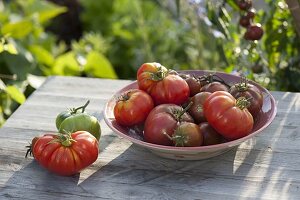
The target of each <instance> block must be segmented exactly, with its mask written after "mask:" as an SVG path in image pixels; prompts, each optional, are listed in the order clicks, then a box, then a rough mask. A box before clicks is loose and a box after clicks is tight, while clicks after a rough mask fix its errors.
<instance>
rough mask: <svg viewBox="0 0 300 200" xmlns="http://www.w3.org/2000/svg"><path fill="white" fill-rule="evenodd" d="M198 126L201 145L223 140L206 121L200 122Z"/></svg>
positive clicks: (218, 142)
mask: <svg viewBox="0 0 300 200" xmlns="http://www.w3.org/2000/svg"><path fill="white" fill-rule="evenodd" d="M199 127H200V130H201V133H202V135H203V144H202V145H203V146H207V145H214V144H220V143H223V142H225V139H224V138H223V137H222V136H221V135H220V134H219V133H218V132H217V131H216V130H215V129H214V128H213V127H211V126H210V125H209V123H208V122H202V123H200V124H199Z"/></svg>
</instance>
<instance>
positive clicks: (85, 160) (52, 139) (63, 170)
mask: <svg viewBox="0 0 300 200" xmlns="http://www.w3.org/2000/svg"><path fill="white" fill-rule="evenodd" d="M71 137H72V139H74V140H75V141H76V142H72V144H71V145H70V146H64V145H62V143H60V142H58V141H57V139H58V135H56V134H46V135H44V136H42V137H40V138H39V139H38V140H37V141H36V142H35V144H34V146H33V155H34V158H35V159H36V160H37V162H38V163H39V164H40V165H42V166H43V167H45V168H46V169H48V170H49V171H51V172H53V173H55V174H58V175H61V176H71V175H74V174H76V173H78V172H80V171H81V170H82V169H84V168H86V167H88V166H89V165H91V164H92V163H93V162H95V161H96V160H97V158H98V151H99V148H98V141H97V139H96V138H95V137H94V136H93V135H91V134H90V133H88V132H86V131H77V132H75V133H72V134H71Z"/></svg>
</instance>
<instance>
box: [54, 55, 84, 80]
mask: <svg viewBox="0 0 300 200" xmlns="http://www.w3.org/2000/svg"><path fill="white" fill-rule="evenodd" d="M51 69H52V73H53V74H56V75H62V76H63V75H65V76H79V75H80V74H81V72H82V69H81V67H80V66H79V64H78V62H77V60H76V58H75V54H74V52H68V53H65V54H62V55H60V56H58V57H57V58H56V59H55V62H54V64H53V66H52V68H51Z"/></svg>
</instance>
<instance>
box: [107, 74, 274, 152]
mask: <svg viewBox="0 0 300 200" xmlns="http://www.w3.org/2000/svg"><path fill="white" fill-rule="evenodd" d="M180 73H185V74H193V75H196V76H201V75H204V74H209V73H216V74H217V75H218V76H219V77H221V78H222V79H224V80H225V81H226V82H227V83H229V85H231V84H234V83H237V82H239V81H240V79H241V78H240V77H239V76H236V75H232V74H226V73H222V72H211V71H200V70H188V71H180ZM249 83H251V84H253V85H255V86H257V87H258V88H259V89H260V90H261V91H262V93H263V96H264V101H263V107H262V110H261V112H260V113H259V114H258V116H257V118H256V119H255V123H254V127H253V130H252V132H251V133H250V134H249V135H247V136H245V137H243V138H240V139H237V140H233V141H229V142H225V143H221V144H216V145H210V146H200V147H174V146H163V145H156V144H151V143H148V142H145V141H144V140H143V137H142V131H140V130H137V129H132V128H128V127H123V126H120V125H119V124H118V123H116V121H115V118H114V113H113V109H114V106H115V103H116V97H118V96H119V95H120V94H121V93H122V92H124V91H127V90H130V89H134V88H138V85H137V82H136V81H134V82H132V83H131V84H129V85H127V86H125V87H124V88H122V89H121V90H119V91H118V92H116V93H115V95H114V96H113V97H112V98H111V99H110V100H109V101H108V102H107V103H106V105H105V108H104V120H105V122H106V124H107V125H108V126H109V127H110V128H111V129H112V130H113V131H114V132H115V133H117V134H118V135H119V136H121V137H123V138H126V139H128V140H130V141H131V142H132V143H134V144H138V145H140V146H144V147H146V148H150V149H159V150H170V151H174V152H184V151H197V152H201V151H212V150H220V149H225V148H230V147H233V146H237V145H239V144H241V143H242V142H244V141H246V140H248V139H250V138H252V137H254V136H255V135H257V134H258V133H260V132H262V130H264V129H265V128H266V127H267V126H268V125H269V124H270V123H271V122H272V121H273V119H274V117H275V115H276V105H275V100H274V97H273V96H272V95H271V94H270V92H269V91H268V90H267V89H265V88H264V87H262V86H260V85H259V84H257V83H255V82H253V81H249Z"/></svg>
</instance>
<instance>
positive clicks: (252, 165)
mask: <svg viewBox="0 0 300 200" xmlns="http://www.w3.org/2000/svg"><path fill="white" fill-rule="evenodd" d="M129 82H130V81H124V80H105V79H92V78H78V77H50V78H48V79H47V80H46V82H45V83H44V84H43V85H42V86H41V87H40V88H39V89H38V90H37V91H35V92H34V93H33V94H32V95H31V96H30V97H29V98H28V100H27V101H26V102H25V103H24V104H23V105H22V106H20V107H19V108H18V110H17V111H16V112H15V113H14V114H13V115H12V116H11V117H10V118H9V119H8V120H7V122H6V123H5V125H4V126H3V127H2V128H1V129H0V199H51V200H52V199H72V200H74V199H154V200H157V199H172V200H173V199H180V200H185V199H246V198H247V199H300V188H299V187H300V93H289V92H272V95H273V96H274V97H275V99H276V102H277V105H278V113H277V116H276V118H275V119H274V121H273V123H272V124H271V125H270V126H269V127H268V128H267V129H266V130H265V131H264V132H263V133H262V134H259V135H258V136H257V137H256V138H255V139H253V140H250V141H247V142H244V143H243V144H241V145H240V146H239V147H238V148H235V149H233V150H231V151H229V152H227V153H225V154H223V155H220V156H217V157H214V158H210V159H206V160H202V161H175V160H168V159H164V158H160V157H158V156H156V155H154V154H152V153H150V152H148V151H147V150H144V149H142V148H140V147H136V146H134V145H132V144H131V143H130V142H129V141H127V140H125V139H122V138H119V137H118V136H116V135H115V134H114V133H113V132H112V131H111V130H110V129H109V128H108V126H106V124H105V122H104V120H103V115H102V110H103V107H104V104H105V103H106V102H107V100H108V99H109V98H110V97H111V96H112V95H113V93H114V92H116V91H117V90H118V89H120V88H122V87H123V86H124V85H126V84H128V83H129ZM87 99H90V100H91V103H90V105H89V107H88V108H87V111H88V112H90V113H91V114H94V115H95V116H96V117H97V118H98V119H99V121H100V123H101V126H102V137H101V142H100V154H99V158H98V160H97V161H96V162H95V163H94V164H93V165H91V166H90V167H88V168H87V169H85V170H84V171H82V172H81V173H80V174H78V175H75V176H72V177H61V176H56V175H54V174H52V173H50V172H48V171H47V170H45V169H44V168H42V167H40V166H39V165H38V163H37V162H35V161H34V160H33V159H32V158H27V159H25V158H24V155H25V152H26V149H25V146H26V145H28V142H29V141H30V140H31V138H32V137H34V136H36V135H42V134H44V133H45V132H54V131H56V128H55V122H54V121H55V117H56V115H57V114H58V113H59V112H60V111H62V110H65V109H66V108H68V107H74V106H79V105H82V104H83V103H85V102H86V100H87Z"/></svg>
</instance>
